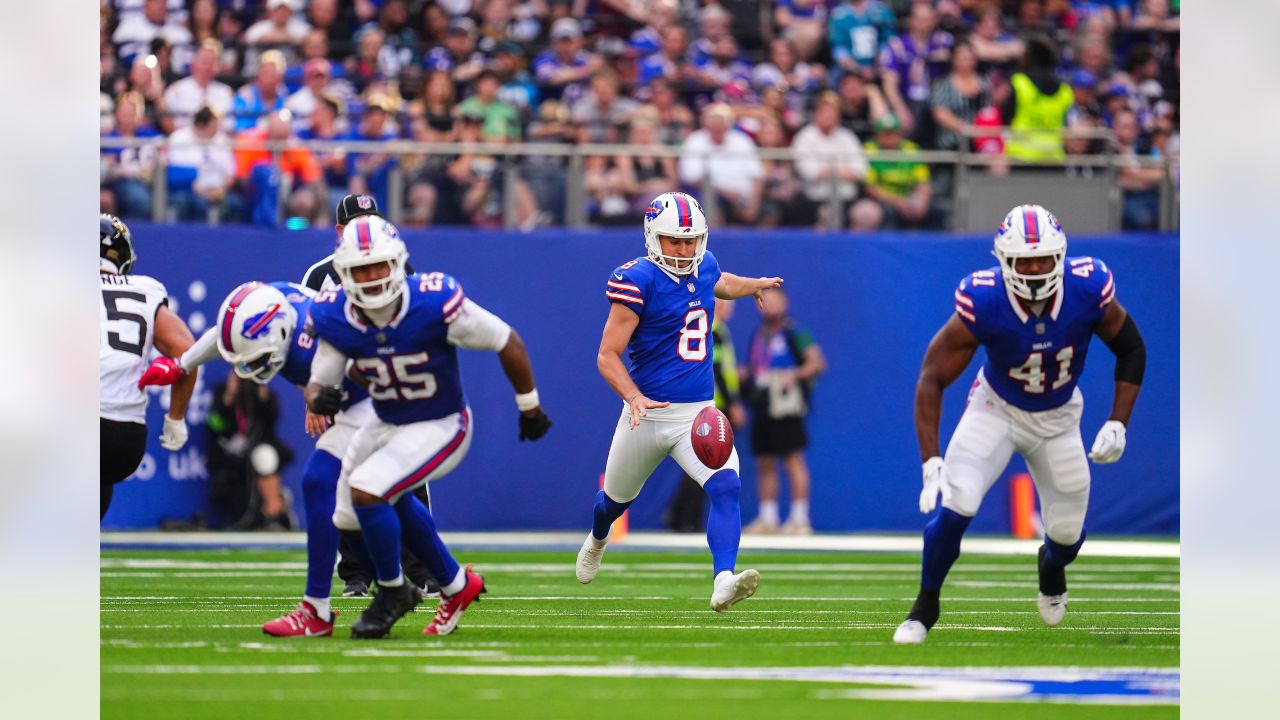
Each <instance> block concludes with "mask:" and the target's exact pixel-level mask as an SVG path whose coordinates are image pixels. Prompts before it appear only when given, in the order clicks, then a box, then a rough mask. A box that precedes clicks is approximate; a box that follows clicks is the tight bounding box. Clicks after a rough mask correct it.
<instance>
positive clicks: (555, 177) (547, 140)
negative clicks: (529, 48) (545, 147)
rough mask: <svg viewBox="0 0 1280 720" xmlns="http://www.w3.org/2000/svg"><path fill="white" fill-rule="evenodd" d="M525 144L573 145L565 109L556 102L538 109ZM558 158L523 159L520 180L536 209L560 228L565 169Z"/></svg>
mask: <svg viewBox="0 0 1280 720" xmlns="http://www.w3.org/2000/svg"><path fill="white" fill-rule="evenodd" d="M527 138H528V141H529V142H533V143H541V144H553V145H573V144H575V143H576V142H577V139H578V129H577V127H575V126H574V124H573V122H571V120H570V118H569V108H567V107H565V105H564V103H562V102H560V101H559V100H546V101H544V102H543V103H542V104H541V105H539V106H538V114H537V116H536V117H535V118H534V119H533V120H532V121H531V122H530V123H529V128H528V131H527ZM566 164H567V160H566V159H565V158H564V157H562V156H547V155H532V156H529V157H526V158H524V160H523V162H522V168H521V176H522V177H523V178H524V180H525V181H526V182H527V183H528V184H529V186H530V188H532V190H533V194H534V197H535V200H536V202H537V205H538V207H539V208H540V209H541V211H542V212H544V213H549V215H550V218H551V220H552V221H553V222H554V223H556V224H560V225H562V224H564V221H565V215H564V209H565V208H564V204H565V175H566V171H565V166H566Z"/></svg>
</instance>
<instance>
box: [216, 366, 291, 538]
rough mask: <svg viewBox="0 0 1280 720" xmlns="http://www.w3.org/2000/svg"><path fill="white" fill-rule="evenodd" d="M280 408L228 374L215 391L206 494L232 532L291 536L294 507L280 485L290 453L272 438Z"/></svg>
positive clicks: (266, 391)
mask: <svg viewBox="0 0 1280 720" xmlns="http://www.w3.org/2000/svg"><path fill="white" fill-rule="evenodd" d="M279 419H280V404H279V401H278V399H277V398H276V395H275V393H274V392H272V391H271V388H270V387H268V386H266V385H258V384H256V383H250V382H245V381H243V380H241V379H240V378H238V377H236V375H235V374H234V373H233V374H230V375H228V376H227V379H226V380H225V381H224V382H222V383H221V384H219V385H217V386H216V387H215V388H214V390H213V405H212V407H211V408H210V409H209V418H208V421H207V428H208V431H209V435H210V438H209V439H210V442H209V477H210V482H209V493H210V496H211V497H210V499H211V501H212V503H211V504H212V506H213V508H214V510H215V511H216V512H217V513H218V514H219V515H220V516H221V518H215V519H214V521H213V525H214V526H215V527H222V526H224V525H226V524H227V523H228V522H229V523H230V527H231V529H233V530H290V529H293V528H296V527H297V526H298V523H297V519H296V518H293V517H292V516H291V513H292V511H291V509H290V508H292V507H293V502H292V500H291V499H290V497H289V493H288V488H286V487H284V486H283V485H282V484H281V483H280V470H281V469H282V468H284V467H285V466H286V465H288V464H289V463H290V462H292V461H293V451H292V449H290V448H289V446H287V445H285V444H284V443H283V442H282V441H281V440H280V438H279V436H277V434H276V423H277V421H279Z"/></svg>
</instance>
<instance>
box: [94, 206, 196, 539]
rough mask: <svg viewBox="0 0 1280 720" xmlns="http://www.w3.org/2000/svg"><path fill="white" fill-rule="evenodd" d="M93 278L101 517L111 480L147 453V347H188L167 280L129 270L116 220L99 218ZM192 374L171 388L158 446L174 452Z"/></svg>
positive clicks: (182, 432)
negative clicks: (97, 290) (98, 293)
mask: <svg viewBox="0 0 1280 720" xmlns="http://www.w3.org/2000/svg"><path fill="white" fill-rule="evenodd" d="M98 235H99V238H100V244H99V248H98V258H99V259H98V279H99V283H100V284H101V285H102V306H101V307H100V308H99V318H98V328H99V339H98V370H99V380H100V384H99V391H98V392H99V395H98V413H99V421H98V428H99V430H98V432H99V441H100V443H101V457H100V459H99V475H100V477H99V483H100V487H101V498H100V500H99V510H100V512H101V514H100V515H99V518H101V517H105V516H106V514H107V508H109V507H110V506H111V496H112V495H113V494H114V491H115V485H116V483H118V482H120V481H122V480H124V479H125V478H127V477H129V476H130V475H132V474H133V471H134V470H136V469H138V464H139V463H141V462H142V457H143V455H145V454H146V450H147V426H146V422H147V394H146V392H144V391H143V389H142V387H143V386H142V385H141V384H139V381H138V380H139V378H140V377H141V376H142V373H143V371H144V369H145V368H146V367H147V358H148V356H149V355H150V354H151V351H152V348H154V349H156V350H158V351H160V352H161V353H163V354H164V355H166V356H168V357H170V358H175V357H178V356H179V355H181V354H182V353H183V352H184V351H186V349H187V348H189V347H191V343H192V342H193V341H194V338H192V336H191V331H190V330H189V329H187V324H186V323H184V322H183V321H182V318H180V317H178V316H177V315H176V314H174V312H173V311H172V310H170V309H169V308H168V304H169V301H168V293H166V292H165V289H164V285H162V284H161V283H160V282H159V281H158V280H155V279H154V278H149V277H147V276H145V275H134V274H132V273H131V271H132V270H133V264H134V261H136V260H137V255H136V254H135V253H134V251H133V236H132V235H131V234H130V233H129V228H128V227H127V226H125V224H124V222H123V221H121V220H120V218H117V217H115V216H114V215H107V214H105V213H104V214H102V215H100V216H99V218H98ZM194 389H195V378H194V377H193V378H190V379H189V380H186V381H184V382H182V383H178V384H177V385H175V386H174V388H173V391H172V393H171V395H170V398H171V400H170V402H171V404H170V409H169V413H168V414H167V415H166V416H165V419H164V429H163V431H162V432H161V434H160V445H161V446H162V447H164V448H165V449H167V450H179V449H181V448H182V446H183V445H185V444H186V442H187V423H186V419H185V416H186V406H187V400H188V399H189V398H190V397H191V392H192V391H193V390H194Z"/></svg>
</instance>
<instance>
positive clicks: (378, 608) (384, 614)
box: [351, 581, 422, 639]
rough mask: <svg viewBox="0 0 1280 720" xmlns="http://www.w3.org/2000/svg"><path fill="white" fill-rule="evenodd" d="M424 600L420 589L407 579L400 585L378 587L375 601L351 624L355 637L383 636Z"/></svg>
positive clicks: (352, 633) (370, 637) (374, 597)
mask: <svg viewBox="0 0 1280 720" xmlns="http://www.w3.org/2000/svg"><path fill="white" fill-rule="evenodd" d="M421 601H422V597H421V596H420V595H419V594H418V589H417V588H415V587H414V586H413V584H412V583H410V582H408V581H405V582H404V583H402V584H401V585H400V586H399V587H387V586H385V585H382V586H379V587H378V593H377V594H376V595H374V596H373V602H371V603H369V607H367V608H365V610H364V612H362V613H360V619H359V620H356V621H355V622H354V623H352V625H351V637H353V638H366V639H372V638H381V637H386V636H387V635H388V634H390V632H391V626H393V625H395V624H396V621H397V620H399V619H400V618H402V617H404V616H405V613H408V612H409V611H411V610H413V608H414V607H416V606H417V605H418V603H419V602H421Z"/></svg>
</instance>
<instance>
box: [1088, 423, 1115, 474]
mask: <svg viewBox="0 0 1280 720" xmlns="http://www.w3.org/2000/svg"><path fill="white" fill-rule="evenodd" d="M1123 454H1124V423H1122V422H1120V421H1119V420H1108V421H1106V422H1105V423H1103V424H1102V429H1101V430H1099V431H1098V437H1097V439H1096V440H1094V441H1093V449H1092V450H1090V451H1089V457H1090V459H1092V460H1093V461H1094V462H1095V463H1098V464H1099V465H1106V464H1107V463H1113V462H1115V461H1117V460H1119V459H1120V456H1121V455H1123Z"/></svg>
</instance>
